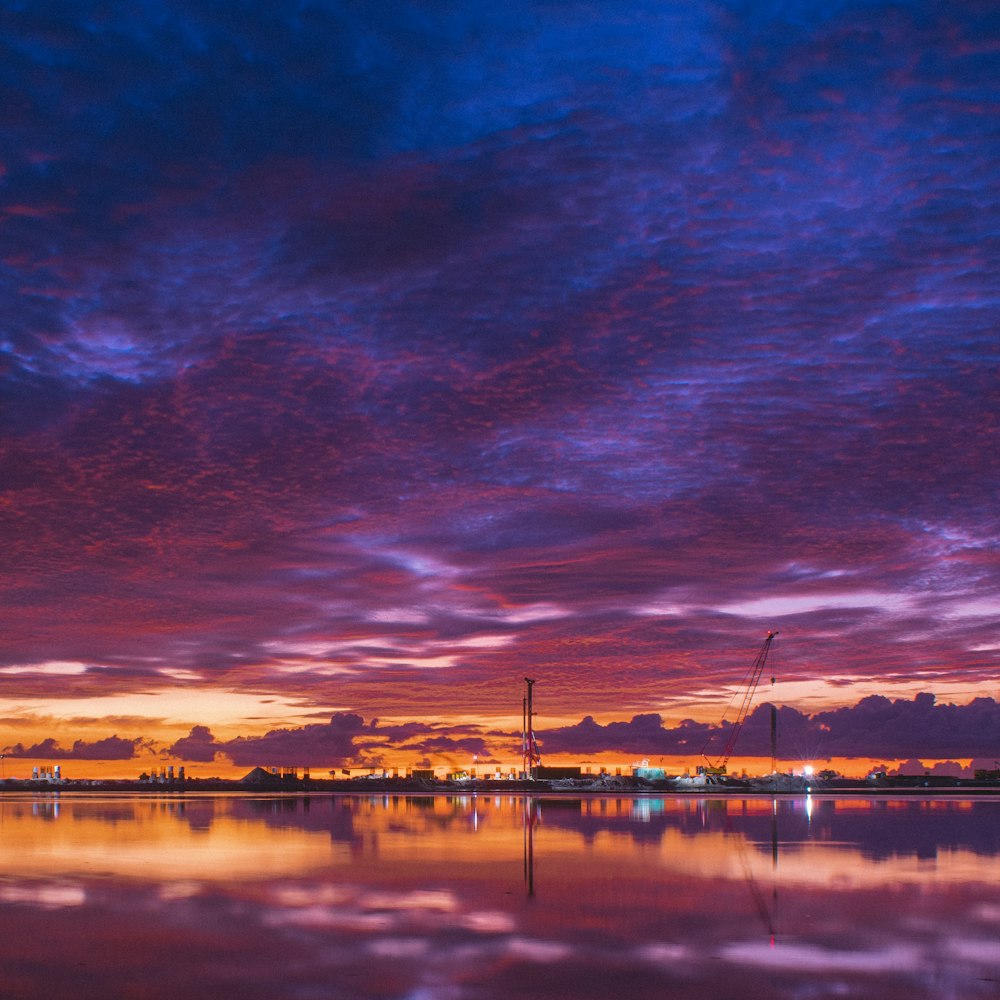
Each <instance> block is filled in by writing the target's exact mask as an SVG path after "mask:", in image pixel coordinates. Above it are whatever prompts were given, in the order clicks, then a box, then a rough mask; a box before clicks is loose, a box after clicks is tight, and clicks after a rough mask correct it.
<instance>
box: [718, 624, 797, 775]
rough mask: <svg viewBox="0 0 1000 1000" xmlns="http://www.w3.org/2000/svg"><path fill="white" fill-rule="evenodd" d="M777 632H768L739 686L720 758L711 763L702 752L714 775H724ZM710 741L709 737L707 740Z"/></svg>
mask: <svg viewBox="0 0 1000 1000" xmlns="http://www.w3.org/2000/svg"><path fill="white" fill-rule="evenodd" d="M777 634H778V633H777V632H768V633H767V638H766V639H765V640H764V642H763V644H762V645H761V647H760V649H759V650H758V652H757V656H756V657H755V658H754V661H753V663H751V664H750V667H749V669H748V670H747V672H746V675H745V676H744V678H743V683H742V684H741V686H740V700H739V708H738V709H737V711H736V718H735V719H734V721H733V725H732V728H731V729H730V730H729V737H728V738H727V740H726V745H725V748H724V749H723V751H722V756H721V757H718V758H716V760H715V762H714V763H713V762H712V760H711V758H710V757H709V756H708V755H707V754H706V753H705V751H704V750H702V756H703V757H704V758H705V759H706V760H707V761H708V762H709V764H710V765H712V766H711V767H710V768H709V769H708V770H709V772H711V773H714V774H725V773H726V765H727V764H728V763H729V758H730V757H731V756H732V753H733V750H734V749H735V748H736V741H737V740H738V739H739V738H740V733H741V732H742V730H743V724H744V723H745V722H746V720H747V715H748V714H749V712H750V704H751V702H752V701H753V696H754V692H755V691H756V690H757V685H758V684H759V683H760V678H761V675H762V674H763V673H764V664H765V663H767V654H768V653H769V652H770V650H771V643H772V642H773V641H774V639H775V637H776V636H777ZM735 701H736V696H735V695H734V696H733V699H732V701H730V703H729V705H728V706H727V707H726V712H724V713H723V715H722V720H721V722H720V723H719V726H720V727H721V726H722V725H723V724H724V723H725V721H726V713H728V711H729V709H730V708H732V706H733V703H734V702H735ZM709 740H711V737H710V738H709ZM705 749H708V743H706V744H705Z"/></svg>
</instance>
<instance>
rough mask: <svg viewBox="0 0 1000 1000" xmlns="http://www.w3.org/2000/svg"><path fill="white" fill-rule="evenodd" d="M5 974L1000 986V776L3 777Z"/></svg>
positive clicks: (632, 991)
mask: <svg viewBox="0 0 1000 1000" xmlns="http://www.w3.org/2000/svg"><path fill="white" fill-rule="evenodd" d="M0 838H2V851H0V918H2V921H3V923H2V926H3V928H4V932H3V938H2V940H0V946H2V952H0V954H2V958H0V973H2V980H0V981H2V983H3V995H4V996H5V997H12V998H26V1000H27V998H31V1000H34V998H41V997H46V998H51V997H62V996H67V997H69V996H71V997H74V998H90V997H94V998H97V997H100V998H102V1000H107V998H113V997H137V998H138V997H142V998H151V1000H160V998H163V1000H166V998H170V1000H174V998H180V997H185V998H190V1000H201V998H207V997H213V998H219V997H230V996H232V997H236V996H239V997H243V998H271V997H274V998H279V997H280V998H299V997H301V998H331V1000H340V998H345V1000H346V998H352V1000H353V998H367V997H372V998H400V1000H404V998H405V1000H465V998H469V1000H490V998H501V997H504V998H506V997H511V996H521V997H547V998H553V1000H558V998H563V997H566V998H571V997H572V998H580V1000H587V998H597V997H602V998H603V997H618V996H622V997H630V998H635V997H654V996H655V997H657V998H662V997H692V998H694V997H697V998H700V1000H716V998H720V1000H721V998H729V997H733V996H741V997H773V998H785V997H788V998H793V997H794V998H800V997H809V998H825V997H831V998H832V997H873V998H874V997H878V998H886V1000H892V998H895V997H900V998H902V997H906V998H908V1000H914V998H935V1000H936V998H953V1000H970V998H978V997H997V996H1000V800H995V799H975V800H971V799H970V800H958V799H947V800H945V799H924V798H905V799H904V798H900V799H877V798H875V799H873V798H862V799H836V798H825V797H822V798H817V797H813V798H809V799H803V798H795V799H778V800H772V799H769V798H747V799H741V798H695V797H693V796H683V797H635V798H632V797H625V796H623V797H594V798H583V799H581V798H567V797H561V796H550V797H541V798H525V797H519V796H492V795H478V796H474V795H473V796H424V797H420V796H404V795H400V796H388V795H387V796H383V795H368V796H322V795H319V796H315V795H314V796H301V797H295V796H289V797H285V796H267V795H260V796H240V795H233V796H198V795H189V796H176V795H171V796H159V797H157V796H131V797H125V796H122V797H88V796H85V795H79V796H74V795H62V796H59V797H55V796H52V797H49V796H38V797H30V796H16V795H11V794H8V795H4V796H0Z"/></svg>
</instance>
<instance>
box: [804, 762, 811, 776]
mask: <svg viewBox="0 0 1000 1000" xmlns="http://www.w3.org/2000/svg"><path fill="white" fill-rule="evenodd" d="M802 773H803V774H804V775H805V776H806V777H807V778H811V777H812V775H813V766H812V764H806V766H805V767H804V768H802Z"/></svg>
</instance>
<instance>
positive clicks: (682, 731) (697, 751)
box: [536, 694, 1000, 760]
mask: <svg viewBox="0 0 1000 1000" xmlns="http://www.w3.org/2000/svg"><path fill="white" fill-rule="evenodd" d="M770 720H771V707H770V705H767V704H764V705H759V706H758V707H757V708H755V709H754V710H753V711H752V712H751V713H750V715H749V716H748V717H747V720H746V723H745V725H744V728H743V730H742V732H741V734H740V736H739V740H738V742H737V745H736V749H735V751H734V752H735V754H736V755H737V756H742V755H747V756H769V755H770V752H771V743H770V732H771V723H770ZM998 725H1000V704H998V703H997V702H996V701H994V700H993V699H992V698H977V699H975V700H974V701H972V702H970V703H969V704H967V705H954V704H937V703H936V701H935V698H934V695H932V694H920V695H917V696H916V697H915V698H914V699H913V700H912V701H908V700H905V699H895V700H890V699H889V698H885V697H883V696H881V695H872V696H870V697H867V698H863V699H862V700H861V701H860V702H858V703H857V704H855V705H853V706H850V707H845V708H840V709H836V710H834V711H828V712H818V713H816V714H814V715H806V714H803V713H801V712H799V711H798V710H796V709H794V708H791V707H788V706H782V707H780V708H779V709H778V714H777V738H778V752H779V755H780V756H782V757H784V758H791V759H801V760H817V759H823V758H828V757H887V758H896V759H901V758H906V757H911V756H913V757H930V758H942V757H949V756H952V757H973V756H982V757H986V756H987V755H988V753H989V752H990V751H991V749H992V748H994V747H995V745H996V733H997V726H998ZM730 732H731V725H727V726H723V727H720V726H714V725H706V724H702V723H698V722H693V721H692V720H684V721H683V722H681V723H680V724H678V725H677V726H674V727H670V726H665V725H663V720H662V718H661V717H660V716H659V715H652V714H649V715H639V716H634V717H633V718H632V719H631V721H629V722H610V723H608V724H606V725H600V724H598V723H597V722H595V721H594V719H593V718H592V717H591V716H587V717H586V718H584V719H583V720H582V721H581V722H579V723H577V724H576V725H575V726H569V727H563V728H559V729H550V730H541V731H539V732H538V733H537V734H536V735H537V736H538V739H539V742H540V743H541V747H542V750H543V751H544V752H546V753H572V754H579V755H586V754H592V753H594V754H596V753H601V752H606V751H619V752H627V753H636V754H640V753H641V754H649V755H653V754H664V755H666V754H671V755H674V754H685V755H686V754H692V755H695V756H699V755H701V754H702V752H706V753H708V755H709V756H710V757H713V758H714V757H717V756H720V755H721V754H722V749H723V747H724V746H725V744H726V741H727V739H728V736H729V733H730Z"/></svg>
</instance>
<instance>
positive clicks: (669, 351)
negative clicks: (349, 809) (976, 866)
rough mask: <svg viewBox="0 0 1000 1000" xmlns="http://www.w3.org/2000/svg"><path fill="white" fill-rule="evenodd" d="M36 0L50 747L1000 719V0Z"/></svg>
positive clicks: (212, 758)
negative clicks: (744, 692) (741, 702)
mask: <svg viewBox="0 0 1000 1000" xmlns="http://www.w3.org/2000/svg"><path fill="white" fill-rule="evenodd" d="M4 6H5V16H4V20H3V25H2V27H0V126H2V127H0V262H2V264H0V303H2V317H3V318H2V322H0V358H2V360H0V365H2V368H0V392H2V396H0V400H2V402H0V543H2V544H0V559H2V562H3V573H2V575H0V588H2V606H3V609H4V615H3V619H4V621H3V628H2V629H0V747H3V748H5V750H6V755H7V756H8V757H13V758H17V757H20V758H23V759H29V758H30V759H50V760H76V761H78V762H80V763H81V766H82V765H83V762H87V763H88V764H91V765H94V764H96V762H99V761H112V762H118V763H117V765H116V766H120V767H122V768H124V769H125V771H127V772H129V773H131V771H133V770H135V769H136V768H137V767H138V766H139V765H140V764H142V765H144V766H145V765H148V764H149V763H150V762H154V763H155V762H157V761H167V760H169V761H171V762H175V761H176V762H180V763H183V762H185V761H186V762H187V763H188V764H189V766H192V767H194V766H197V767H200V768H202V769H205V770H206V771H211V770H213V769H216V770H218V769H219V768H223V767H227V766H232V767H234V768H243V769H245V766H246V765H253V764H262V765H267V764H269V763H274V764H283V765H293V764H301V765H308V764H311V765H312V766H314V767H321V766H325V765H326V764H329V765H330V766H331V767H335V766H343V765H346V764H355V765H361V764H373V763H376V762H378V761H389V760H392V761H399V762H404V763H413V764H417V763H418V762H422V763H426V762H428V761H429V762H431V763H435V764H438V763H445V762H447V763H461V764H465V763H467V762H468V761H469V759H470V757H471V756H472V755H473V754H475V755H477V756H480V757H481V758H482V759H484V760H497V761H504V762H508V761H510V762H513V761H515V760H516V759H517V758H519V756H520V728H521V714H522V697H523V686H524V685H523V678H524V677H525V676H531V677H533V678H534V679H535V680H536V682H537V683H536V685H535V689H534V704H535V710H536V713H537V715H536V720H535V722H536V733H537V735H538V738H539V741H540V743H541V746H542V751H543V757H544V756H545V754H546V753H548V754H549V755H550V758H551V755H555V754H566V755H569V756H572V757H575V758H577V759H585V758H588V755H590V756H591V757H593V756H594V755H600V754H612V755H613V754H616V753H617V754H624V755H626V756H625V758H624V759H631V756H634V755H636V754H639V755H643V754H645V755H655V754H658V753H659V754H668V753H669V754H674V753H686V752H689V751H692V750H694V751H695V752H700V751H701V748H702V747H701V742H702V739H701V738H702V736H703V735H709V734H710V732H711V729H712V728H713V727H718V726H719V725H720V723H721V722H722V721H723V712H724V710H725V708H726V704H727V703H728V702H729V700H730V697H731V696H732V695H733V693H734V691H736V690H737V689H738V686H739V685H740V683H741V681H742V678H743V677H744V674H745V672H746V669H747V667H748V666H749V665H750V663H751V661H752V660H753V658H754V656H755V655H756V653H757V651H758V649H759V647H760V645H761V642H762V640H763V639H764V637H765V636H766V635H767V633H768V632H769V631H772V630H773V631H778V632H779V633H780V634H779V637H778V639H776V640H775V642H774V644H773V648H772V654H771V656H770V658H769V660H768V664H767V668H766V673H765V677H764V679H763V683H762V685H761V689H760V692H759V693H758V695H757V696H756V702H755V704H756V705H757V708H758V712H757V715H756V716H754V717H753V718H752V719H751V723H754V720H756V723H754V724H751V723H748V725H747V730H746V735H747V739H748V740H749V743H748V744H747V750H748V751H749V750H753V749H754V748H755V747H756V750H757V752H766V751H763V750H761V744H760V739H761V737H760V733H761V732H763V721H762V720H763V715H762V714H761V713H762V711H763V710H762V709H761V707H760V706H761V704H762V703H763V702H764V701H770V702H773V703H775V704H778V705H780V706H782V712H783V713H784V717H786V718H787V720H788V724H787V726H786V727H784V728H783V730H782V731H783V732H790V733H797V734H798V737H797V738H798V740H799V744H800V746H807V745H808V747H807V748H808V750H809V753H810V755H811V754H814V753H819V754H822V753H824V752H825V753H826V754H827V755H830V754H833V755H836V756H877V755H880V754H882V755H886V756H889V757H893V756H894V757H900V758H902V757H907V756H921V755H929V756H933V757H945V756H948V755H951V756H955V755H958V756H963V755H964V756H965V757H971V756H973V755H975V754H981V755H983V756H985V757H987V758H990V759H992V757H1000V744H998V743H997V742H996V740H997V736H996V733H997V732H998V731H1000V705H998V699H1000V680H998V667H1000V551H998V539H1000V516H998V510H1000V503H998V500H1000V497H998V493H1000V340H998V337H997V333H996V331H997V328H998V318H1000V307H998V291H1000V288H998V286H1000V282H998V277H997V275H998V269H997V263H998V253H997V249H998V246H997V243H998V240H997V236H998V231H1000V225H998V213H997V197H996V191H997V189H998V182H1000V132H998V129H997V124H996V121H997V119H996V97H997V93H998V83H1000V13H998V12H997V10H996V7H995V5H994V4H992V3H989V2H985V0H983V2H980V0H948V2H931V0H928V2H920V0H917V2H912V3H889V2H879V0H828V2H824V3H812V2H784V0H753V2H749V0H747V2H741V0H732V2H718V3H692V2H688V0H684V2H681V0H678V2H672V0H656V2H653V0H648V2H646V0H624V2H620V3H614V4H602V3H595V2H588V3H578V2H572V0H560V2H530V0H513V2H510V3H505V4H484V3H480V2H476V0H466V2H463V3H452V2H435V0H430V2H420V3H417V2H401V0H384V2H380V3H377V4H357V3H338V2H333V0H330V2H324V3H320V2H307V0H299V2H292V0H268V2H267V3H256V4H247V3H243V2H240V3H235V2H212V3H204V2H199V3H193V2H190V0H171V2H170V3H169V4H167V3H163V2H156V0H128V2H125V0H107V2H97V0H81V2H80V3H76V4H73V5H66V4H64V3H56V2H45V0H33V2H30V3H29V2H26V0H25V2H20V0H8V2H7V3H5V5H4ZM771 676H773V677H774V683H773V684H772V683H771ZM755 726H756V731H757V733H758V737H757V742H756V743H754V739H755V737H754V735H753V734H754V731H755ZM788 752H789V753H791V750H789V751H788ZM630 755H631V756H630ZM594 759H596V757H595V758H594ZM11 763H12V761H10V760H8V761H7V764H8V765H10V764H11Z"/></svg>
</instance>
